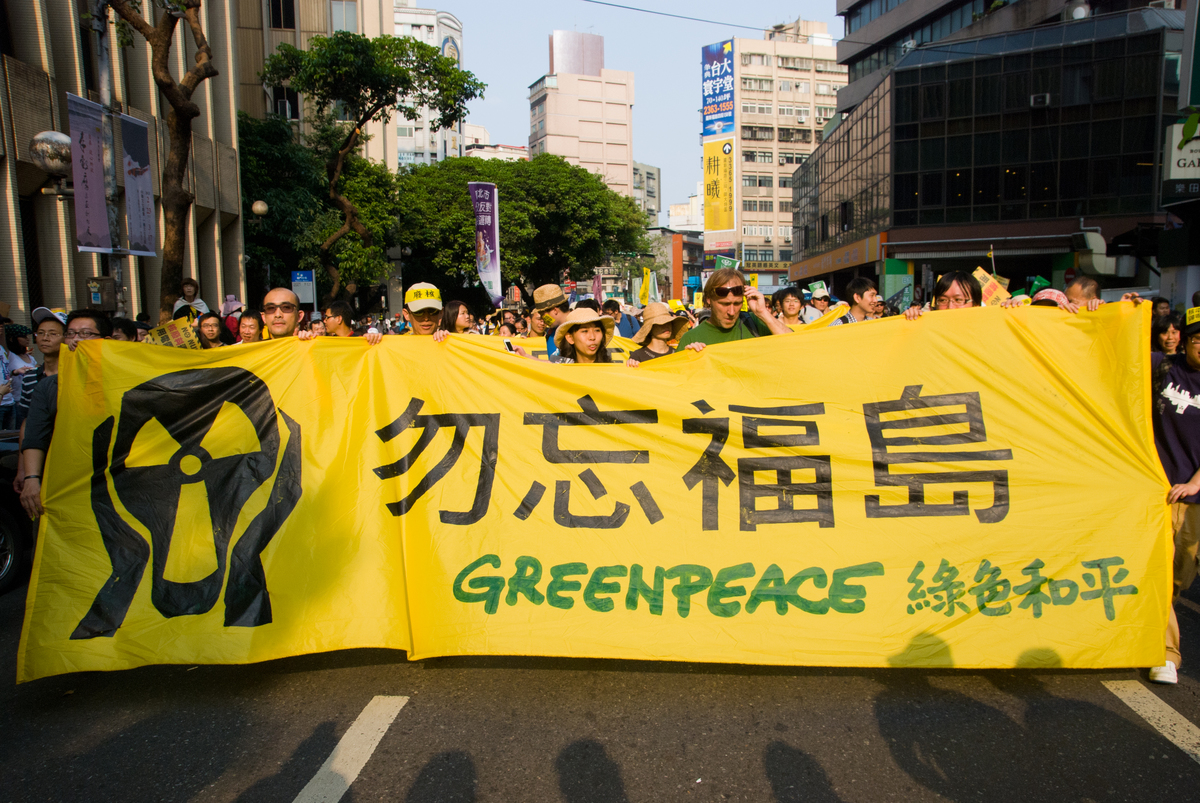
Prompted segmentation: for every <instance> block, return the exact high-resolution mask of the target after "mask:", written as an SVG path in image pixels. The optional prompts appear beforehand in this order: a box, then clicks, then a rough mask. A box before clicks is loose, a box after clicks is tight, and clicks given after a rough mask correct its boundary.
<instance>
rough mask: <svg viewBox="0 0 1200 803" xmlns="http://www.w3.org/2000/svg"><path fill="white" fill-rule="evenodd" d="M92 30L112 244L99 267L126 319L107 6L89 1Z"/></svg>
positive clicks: (119, 314)
mask: <svg viewBox="0 0 1200 803" xmlns="http://www.w3.org/2000/svg"><path fill="white" fill-rule="evenodd" d="M91 14H92V19H91V23H92V31H93V32H94V33H95V34H96V68H97V70H96V72H97V76H98V78H99V84H100V105H101V106H103V107H104V112H103V113H102V114H101V115H100V118H101V120H102V121H103V122H102V127H101V138H102V141H103V145H104V147H103V150H104V206H105V209H106V211H107V212H108V232H109V236H110V237H111V240H112V244H113V251H112V253H111V254H101V255H100V264H101V266H102V269H103V271H104V273H105V274H107V275H109V276H111V277H112V279H113V285H114V290H115V295H116V300H117V317H119V318H124V317H125V281H124V275H123V274H124V270H123V268H124V262H123V261H122V260H124V259H125V256H126V255H127V254H128V252H127V251H126V250H125V249H123V248H121V246H120V242H121V231H120V228H119V227H118V225H117V155H116V152H115V144H114V139H113V109H112V103H113V74H112V63H111V62H110V61H109V52H108V50H109V46H108V3H107V2H105V0H91Z"/></svg>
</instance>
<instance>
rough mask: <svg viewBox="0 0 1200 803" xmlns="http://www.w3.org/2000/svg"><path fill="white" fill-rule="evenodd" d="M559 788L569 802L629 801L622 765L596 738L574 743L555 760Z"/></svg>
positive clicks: (605, 802)
mask: <svg viewBox="0 0 1200 803" xmlns="http://www.w3.org/2000/svg"><path fill="white" fill-rule="evenodd" d="M554 769H555V770H557V771H558V788H559V791H561V792H562V795H563V800H565V801H566V802H567V803H629V798H628V797H627V796H626V795H625V782H624V781H622V780H621V768H620V767H618V766H617V764H616V762H615V761H613V760H612V759H611V758H609V757H608V751H607V750H605V749H604V745H602V744H600V743H599V742H597V741H595V740H593V739H582V740H580V741H578V742H572V743H571V744H569V745H567V746H566V747H565V748H563V751H562V752H561V753H559V754H558V758H557V759H555V760H554Z"/></svg>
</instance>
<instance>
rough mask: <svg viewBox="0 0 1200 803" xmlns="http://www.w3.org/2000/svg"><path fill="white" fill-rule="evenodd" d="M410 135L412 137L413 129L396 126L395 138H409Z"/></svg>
mask: <svg viewBox="0 0 1200 803" xmlns="http://www.w3.org/2000/svg"><path fill="white" fill-rule="evenodd" d="M412 135H413V127H412V126H411V125H398V126H396V136H398V137H411V136H412Z"/></svg>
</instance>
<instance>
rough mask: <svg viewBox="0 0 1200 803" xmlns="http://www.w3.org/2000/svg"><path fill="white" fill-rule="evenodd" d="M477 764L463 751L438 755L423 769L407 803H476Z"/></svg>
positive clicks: (408, 796) (407, 797) (409, 793)
mask: <svg viewBox="0 0 1200 803" xmlns="http://www.w3.org/2000/svg"><path fill="white" fill-rule="evenodd" d="M477 782H478V779H477V778H476V775H475V762H474V761H472V760H471V757H470V756H469V755H467V754H466V753H464V752H463V751H461V750H450V751H447V752H445V753H438V754H437V755H436V756H434V757H433V758H431V759H429V761H427V762H426V763H425V766H424V767H421V772H420V773H419V774H418V775H417V780H416V781H414V782H413V785H412V788H411V789H409V790H408V795H407V796H406V797H405V798H404V800H405V803H474V801H475V786H476V783H477Z"/></svg>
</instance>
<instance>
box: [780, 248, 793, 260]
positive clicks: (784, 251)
mask: <svg viewBox="0 0 1200 803" xmlns="http://www.w3.org/2000/svg"><path fill="white" fill-rule="evenodd" d="M779 261H780V262H791V261H792V249H790V248H780V249H779Z"/></svg>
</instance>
